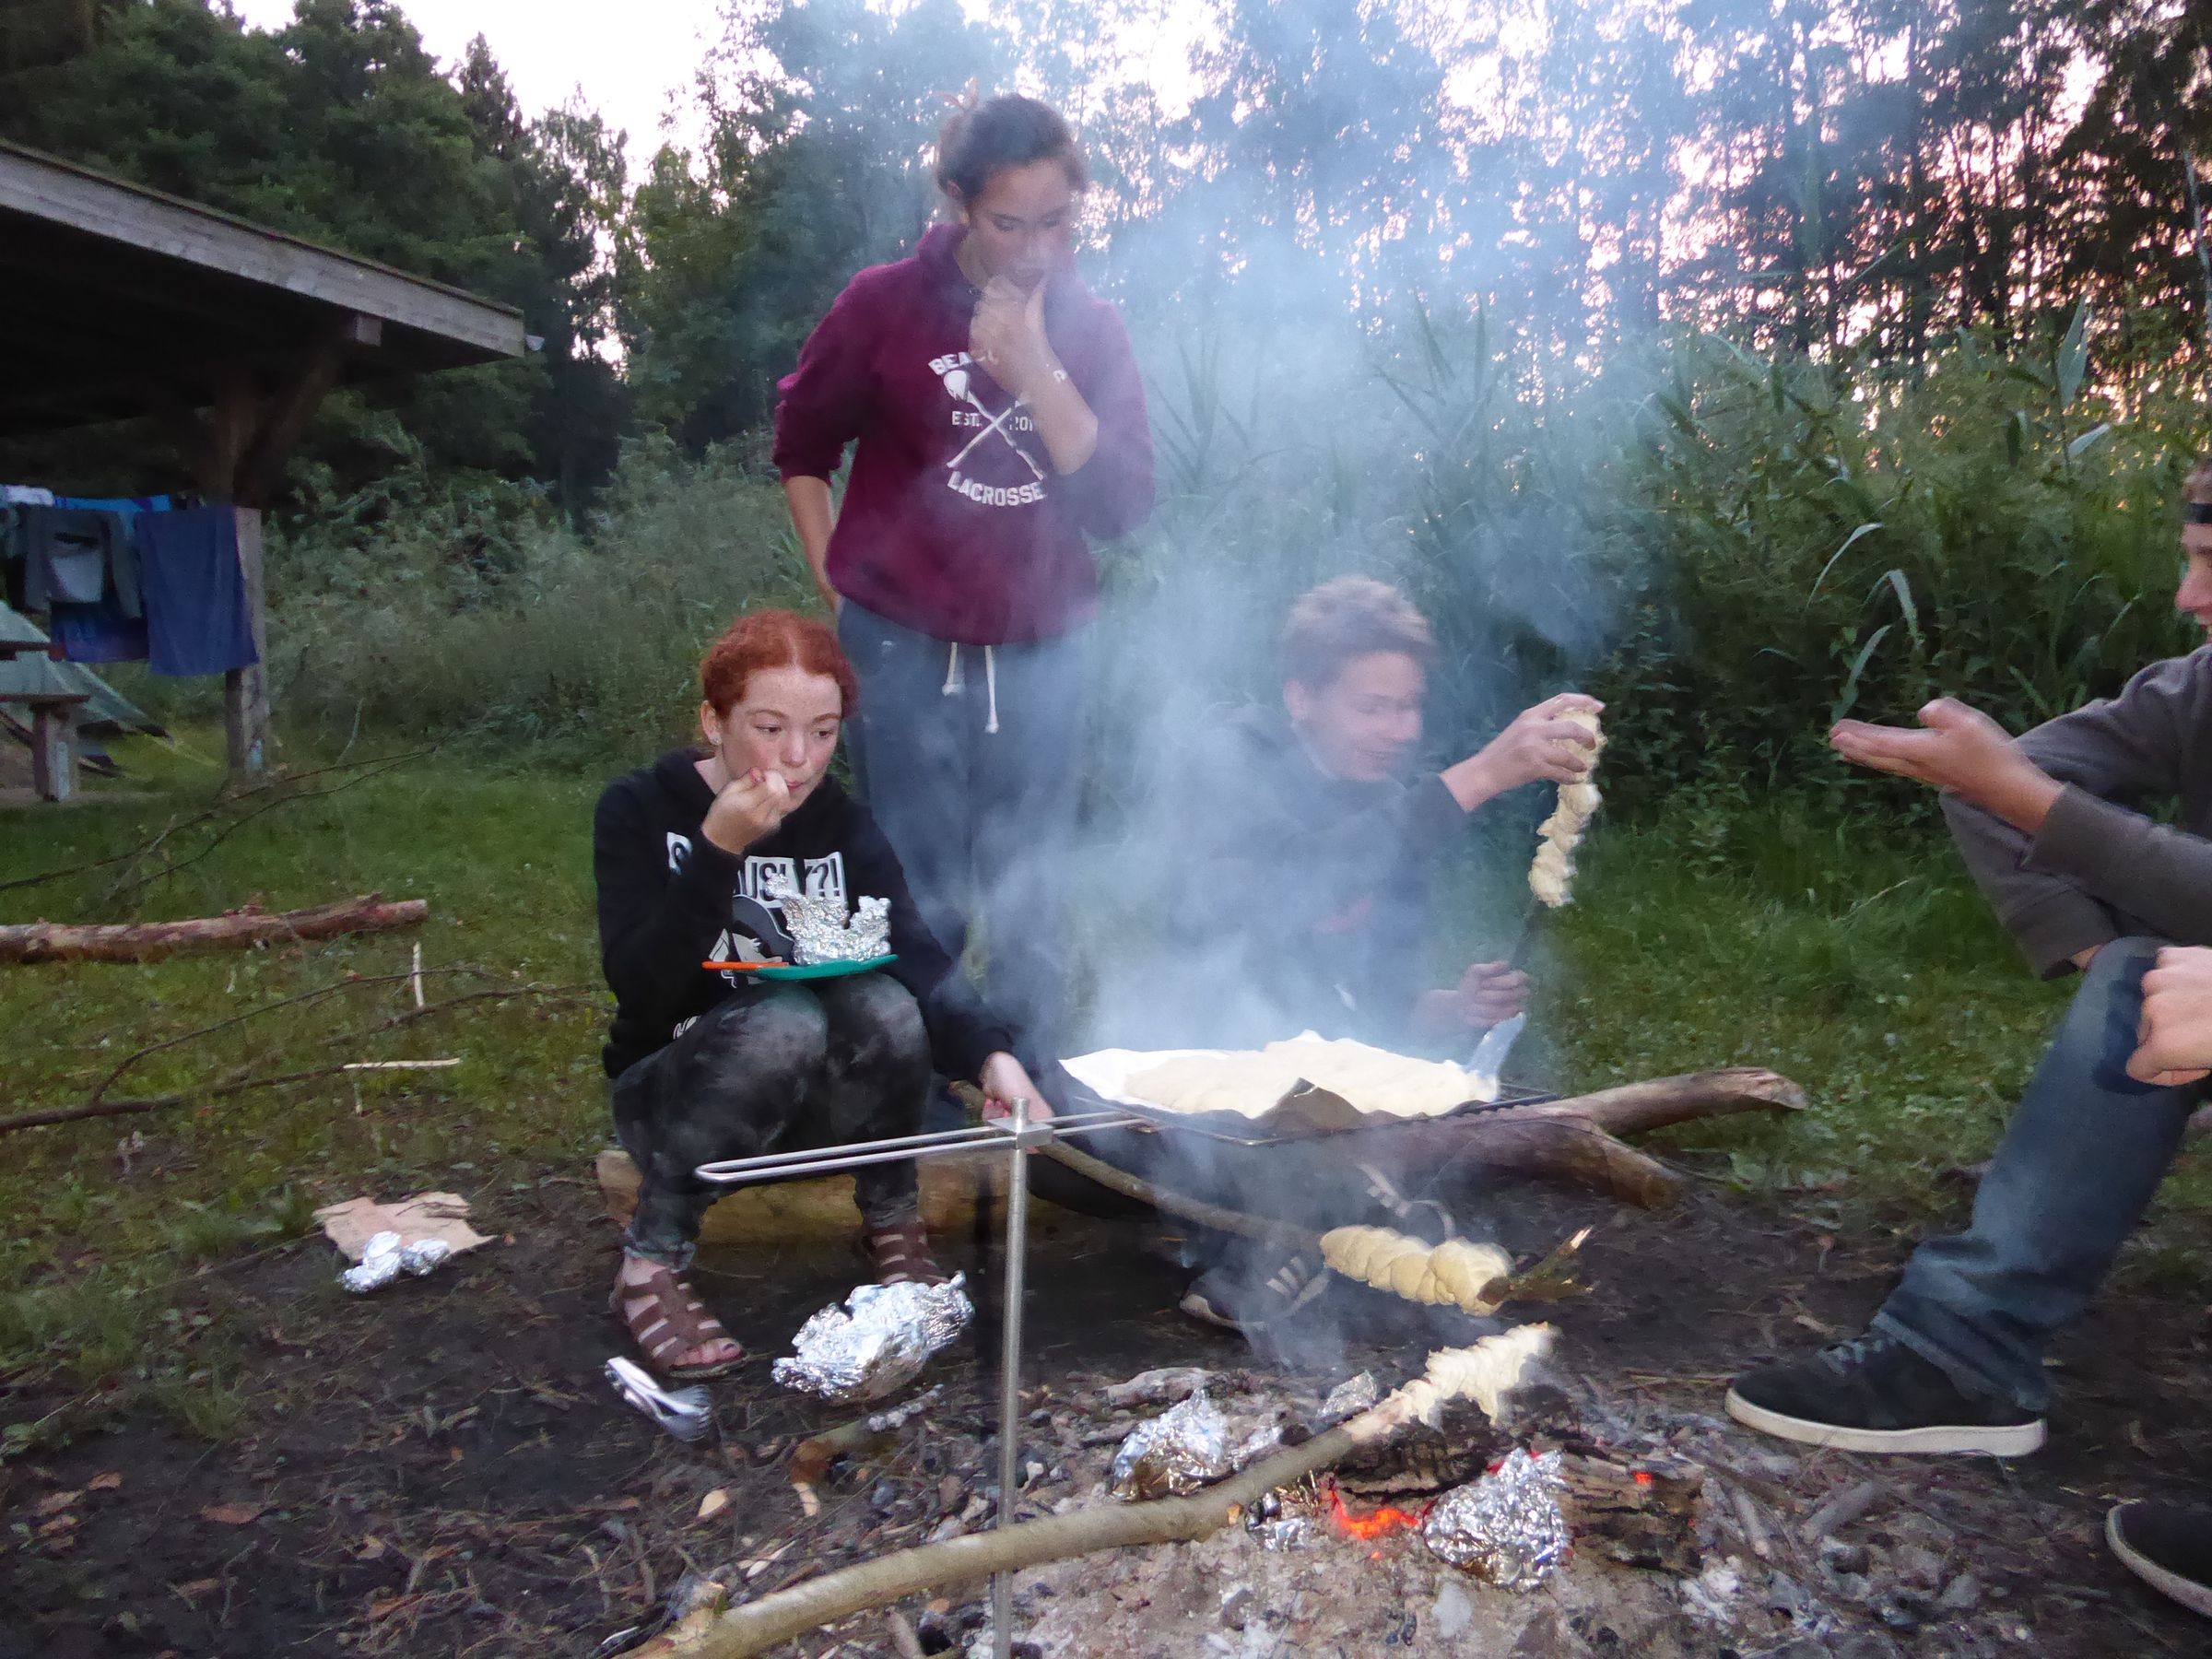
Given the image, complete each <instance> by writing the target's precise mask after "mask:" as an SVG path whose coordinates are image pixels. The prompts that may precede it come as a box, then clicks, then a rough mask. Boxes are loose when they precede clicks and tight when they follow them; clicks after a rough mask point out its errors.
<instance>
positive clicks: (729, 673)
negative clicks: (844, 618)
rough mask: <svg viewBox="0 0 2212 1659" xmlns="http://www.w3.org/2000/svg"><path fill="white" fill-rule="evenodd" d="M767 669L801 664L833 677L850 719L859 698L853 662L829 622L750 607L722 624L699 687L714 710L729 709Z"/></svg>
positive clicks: (811, 671)
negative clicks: (725, 626) (742, 613)
mask: <svg viewBox="0 0 2212 1659" xmlns="http://www.w3.org/2000/svg"><path fill="white" fill-rule="evenodd" d="M763 668H802V669H804V670H806V672H807V673H808V674H819V675H822V676H825V677H828V678H830V679H833V680H835V681H836V682H837V689H838V694H839V696H840V697H841V698H842V699H843V700H844V710H843V713H844V715H845V717H846V718H847V719H850V718H851V717H852V714H853V705H854V704H856V703H857V702H859V700H860V683H859V681H857V680H855V679H854V678H853V665H852V664H851V663H850V662H849V661H847V660H846V657H845V648H844V647H843V646H841V645H840V644H839V643H838V642H837V635H836V633H835V632H834V631H832V630H831V629H830V625H829V624H828V623H826V622H818V621H816V620H815V619H814V618H812V617H802V616H800V615H799V613H798V612H796V611H788V610H758V611H747V613H746V614H745V615H744V616H742V617H740V618H737V620H736V621H735V622H733V623H731V624H730V625H729V627H727V628H725V629H723V630H722V637H721V638H720V639H718V640H716V641H714V643H713V644H712V645H710V646H708V647H707V657H706V661H705V662H703V663H701V664H700V665H699V684H700V691H701V692H702V693H703V694H704V695H705V697H706V700H707V701H708V702H710V703H712V705H713V707H714V712H715V713H717V714H727V713H728V712H730V711H731V710H732V709H734V708H735V707H736V706H737V704H738V703H739V702H740V701H742V700H743V699H744V697H745V688H746V686H747V682H749V681H750V680H751V679H752V677H753V676H754V675H755V674H757V673H759V671H760V670H761V669H763Z"/></svg>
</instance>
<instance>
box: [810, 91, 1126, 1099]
mask: <svg viewBox="0 0 2212 1659" xmlns="http://www.w3.org/2000/svg"><path fill="white" fill-rule="evenodd" d="M937 182H938V184H939V186H940V187H941V188H942V190H943V191H944V194H945V197H946V199H947V202H948V203H949V204H950V206H951V208H952V212H953V216H954V218H955V220H956V222H954V223H950V224H940V225H937V226H935V227H933V228H932V229H930V230H929V232H928V233H927V234H926V235H924V237H923V239H922V241H921V245H920V246H919V247H917V248H916V249H915V251H914V253H912V256H911V257H909V258H906V259H901V260H899V261H897V262H896V263H894V264H891V265H877V266H875V267H873V268H872V269H869V270H865V271H863V272H861V273H860V275H859V276H857V277H854V278H853V281H852V283H851V285H850V286H848V287H847V288H846V289H845V291H844V292H843V293H842V294H841V295H840V296H839V297H838V300H837V302H836V303H835V304H834V305H832V306H831V307H830V313H829V315H828V316H826V317H824V318H823V319H822V321H821V323H820V324H819V325H818V326H817V327H816V329H815V331H814V333H813V335H812V336H811V337H810V338H809V339H808V340H807V342H806V347H805V349H804V350H803V351H802V352H801V353H800V356H799V366H798V369H797V371H796V372H794V374H792V375H791V376H790V377H789V378H788V379H786V380H785V381H783V382H782V387H781V391H782V400H781V401H780V402H779V404H778V405H777V408H776V438H775V462H776V466H777V469H778V471H779V472H780V473H781V474H782V478H783V488H784V493H785V495H786V496H787V497H788V499H789V500H790V503H791V516H792V522H793V524H794V525H795V526H796V527H797V530H798V535H799V542H800V545H801V546H802V547H804V548H805V550H806V559H807V562H808V564H809V565H810V566H811V568H812V570H813V572H814V576H815V580H816V582H817V583H818V585H819V586H820V588H821V590H822V594H823V597H824V598H825V599H826V600H827V601H828V602H829V603H830V606H832V607H833V608H834V609H836V610H837V612H838V634H839V637H840V639H841V641H843V643H844V646H845V650H846V652H847V653H848V654H849V655H850V656H851V658H852V661H853V667H854V669H855V670H856V671H857V672H858V674H859V676H860V686H861V699H860V708H861V715H860V718H859V720H858V722H857V723H856V726H857V729H856V731H855V733H854V736H855V739H856V742H855V747H856V749H857V750H858V753H859V758H860V762H861V767H862V771H863V775H864V777H865V782H866V786H867V794H868V802H869V806H871V807H872V808H873V810H874V812H875V814H876V818H877V821H878V822H879V823H880V824H881V825H882V827H883V830H884V832H885V833H886V834H887V835H888V837H889V838H890V841H891V844H892V846H893V847H894V848H896V849H897V851H898V853H899V858H900V864H901V865H904V867H905V870H906V874H907V879H908V881H909V882H910V883H911V884H912V889H913V894H914V899H915V901H916V902H917V903H918V904H919V905H920V907H921V910H922V913H923V916H924V919H925V920H926V921H927V923H928V924H929V926H930V928H931V929H932V931H934V932H935V934H936V935H937V937H938V939H939V941H940V942H941V943H942V944H943V945H944V946H945V947H946V949H947V951H949V952H951V953H952V955H953V956H954V957H956V958H958V957H959V955H960V954H961V952H962V951H963V949H964V948H965V947H966V944H967V936H968V930H969V924H970V922H971V919H972V920H975V921H977V922H979V923H980V924H981V927H982V934H983V937H984V940H985V942H986V948H987V958H988V966H987V969H986V973H985V983H984V995H985V999H986V1000H987V1001H988V1002H989V1003H990V1004H991V1006H994V1007H995V1008H998V1009H999V1010H1001V1011H1002V1012H1003V1013H1004V1014H1005V1015H1006V1017H1007V1018H1010V1019H1012V1020H1013V1022H1014V1024H1015V1026H1016V1028H1017V1030H1018V1031H1019V1032H1020V1034H1021V1037H1022V1039H1023V1042H1022V1047H1023V1050H1024V1052H1026V1053H1028V1054H1029V1055H1030V1057H1031V1058H1032V1060H1034V1059H1035V1058H1036V1057H1038V1056H1039V1055H1040V1054H1043V1053H1049V1051H1050V1050H1051V1049H1052V1048H1053V1045H1054V1041H1055V1039H1056V1036H1057V1032H1056V1031H1055V1030H1054V1026H1055V1024H1056V1018H1057V1015H1058V1013H1059V1008H1060V1003H1061V1000H1062V996H1063V994H1064V991H1065V967H1064V961H1063V954H1062V949H1061V939H1060V934H1061V900H1062V889H1063V885H1064V881H1065V863H1066V856H1067V849H1068V845H1069V842H1070V841H1071V840H1072V839H1073V834H1074V830H1075V818H1076V808H1077V795H1078V793H1079V787H1080V781H1081V764H1080V751H1081V747H1082V739H1083V724H1084V716H1085V712H1086V704H1087V691H1088V679H1089V666H1090V641H1089V636H1090V631H1091V630H1090V629H1089V628H1088V626H1087V625H1088V623H1089V622H1090V620H1091V618H1092V617H1093V615H1094V614H1095V612H1096V610H1097V607H1098V567H1097V565H1096V563H1095V562H1094V560H1093V559H1092V556H1091V549H1090V544H1091V543H1092V542H1093V541H1094V540H1111V539H1112V538H1114V537H1117V536H1121V535H1127V534H1128V533H1129V532H1130V531H1132V530H1134V529H1135V528H1136V526H1137V525H1139V524H1142V523H1143V522H1144V520H1145V519H1146V518H1147V516H1148V515H1149V513H1150V512H1151V510H1152V500H1153V478H1152V438H1151V431H1150V429H1149V427H1148V426H1147V422H1146V417H1145V394H1144V383H1143V381H1142V379H1141V378H1140V377H1139V375H1138V373H1137V368H1136V361H1135V356H1134V355H1133V354H1132V352H1131V350H1130V347H1129V336H1128V334H1127V332H1126V330H1124V327H1123V326H1122V322H1121V318H1120V316H1119V315H1118V314H1117V313H1116V312H1115V311H1114V309H1113V308H1112V306H1111V305H1109V304H1107V303H1106V302H1105V301H1104V300H1100V299H1099V298H1097V297H1096V296H1095V295H1093V294H1092V293H1091V292H1090V291H1089V290H1088V288H1085V287H1084V285H1083V283H1082V280H1081V279H1080V278H1079V277H1077V275H1076V273H1075V270H1074V266H1073V232H1074V224H1075V216H1076V207H1077V196H1078V195H1079V194H1080V193H1081V192H1082V191H1083V189H1084V188H1085V187H1086V184H1087V182H1088V179H1087V176H1086V173H1085V171H1084V163H1083V157H1082V152H1081V150H1080V149H1079V148H1078V147H1077V143H1076V139H1075V135H1073V134H1072V133H1071V132H1070V131H1069V130H1068V126H1067V124H1066V123H1065V121H1063V120H1062V119H1061V118H1060V117H1059V116H1058V115H1057V114H1056V113H1054V112H1053V111H1052V110H1051V109H1049V108H1047V107H1046V106H1045V105H1043V104H1041V103H1039V102H1037V101H1036V100H1033V99H1028V98H1014V97H1006V98H994V99H993V100H990V101H989V102H987V103H983V104H982V105H980V106H977V107H974V108H971V109H967V110H963V111H962V112H960V113H959V114H957V115H955V116H954V117H953V119H952V120H951V121H950V122H948V123H947V124H946V127H945V129H944V132H943V133H942V135H940V140H939V145H938V154H937ZM848 448H851V449H852V451H853V471H852V477H851V478H850V479H849V481H848V482H847V485H846V488H845V495H844V500H843V504H842V507H841V509H840V508H837V507H835V506H833V505H832V500H831V496H830V476H831V475H832V474H833V473H835V472H836V471H837V469H838V467H839V465H841V463H842V461H843V459H844V455H845V452H846V450H847V449H848Z"/></svg>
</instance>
